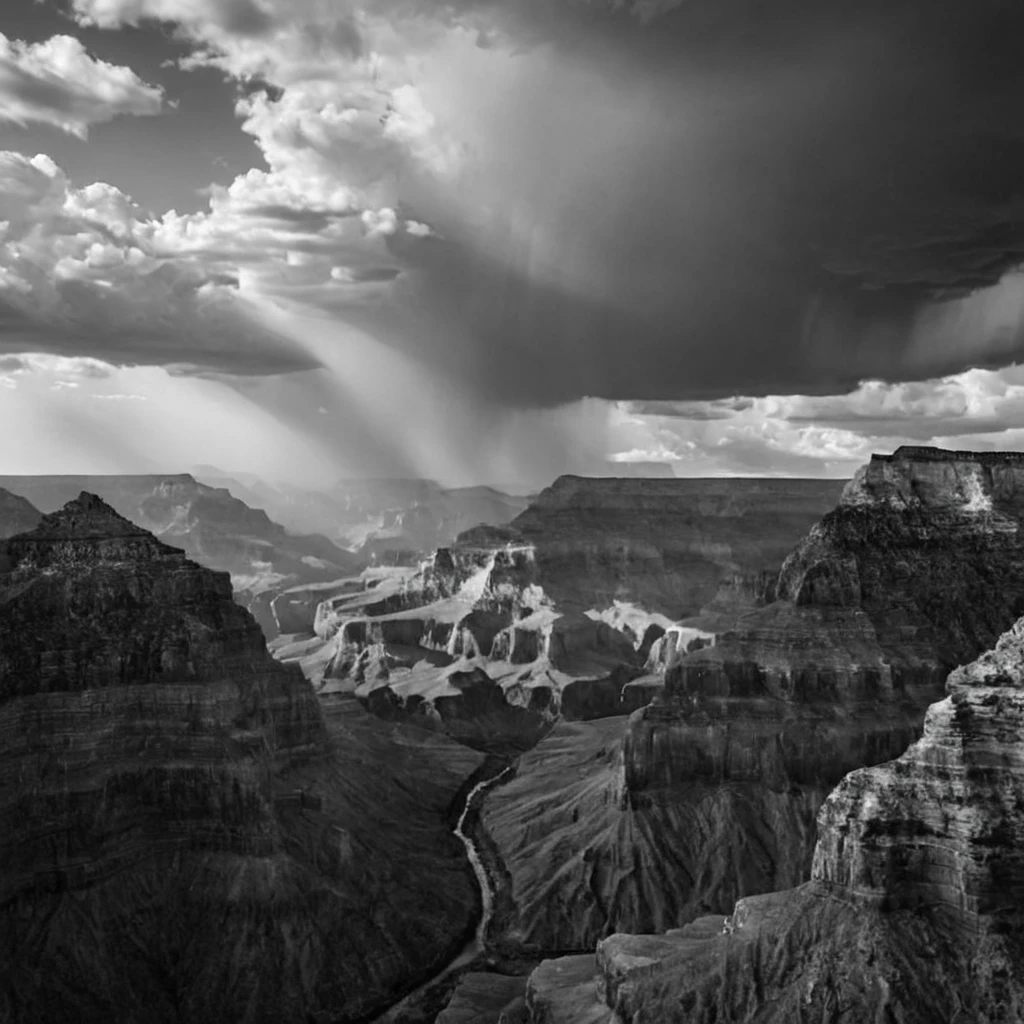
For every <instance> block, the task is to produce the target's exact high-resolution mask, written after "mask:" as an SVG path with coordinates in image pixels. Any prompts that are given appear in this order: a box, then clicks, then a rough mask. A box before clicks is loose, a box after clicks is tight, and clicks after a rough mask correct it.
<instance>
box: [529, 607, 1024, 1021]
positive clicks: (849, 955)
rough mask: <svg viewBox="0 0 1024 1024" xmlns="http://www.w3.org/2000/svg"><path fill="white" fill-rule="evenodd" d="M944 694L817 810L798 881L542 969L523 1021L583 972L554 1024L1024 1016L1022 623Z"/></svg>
mask: <svg viewBox="0 0 1024 1024" xmlns="http://www.w3.org/2000/svg"><path fill="white" fill-rule="evenodd" d="M946 690H947V693H948V696H947V697H946V698H945V699H944V700H942V701H940V702H938V703H936V704H933V705H932V706H931V707H930V708H929V710H928V714H927V716H926V718H925V724H924V734H923V737H922V738H921V739H920V740H919V741H918V742H916V743H914V744H913V745H912V746H911V747H910V748H909V749H908V750H907V751H906V752H905V753H904V754H903V755H902V756H901V757H899V758H898V759H896V760H895V761H892V762H889V763H887V764H883V765H879V766H877V767H873V768H866V769H860V770H858V771H855V772H852V773H851V774H849V775H847V776H846V777H845V778H844V779H843V780H842V782H841V783H840V784H839V786H838V787H837V788H836V789H835V791H834V792H833V793H832V794H831V795H830V796H829V798H828V800H827V801H826V802H825V803H824V805H823V806H822V808H821V811H820V813H819V816H818V828H819V833H820V836H819V839H818V844H817V847H816V849H815V854H814V865H813V872H812V877H811V881H810V882H808V883H806V884H805V885H802V886H801V887H799V888H797V889H794V890H791V891H788V892H781V893H772V894H770V895H765V896H751V897H748V898H746V899H742V900H740V901H739V902H738V903H737V904H736V906H735V909H734V911H733V913H732V914H731V916H729V917H728V918H725V919H723V918H722V917H720V916H716V917H713V918H704V919H702V920H698V921H696V922H694V923H693V924H691V925H688V926H687V927H685V928H682V929H679V930H676V931H673V932H670V933H668V934H667V935H659V936H636V935H634V936H629V935H613V936H611V937H610V938H608V939H606V940H604V941H603V942H601V943H600V944H599V946H598V951H597V956H596V960H588V958H573V959H572V960H570V961H566V962H559V961H556V962H555V963H553V964H549V965H546V968H545V969H544V970H543V971H538V972H537V973H536V974H535V975H534V977H533V978H532V979H531V984H530V989H529V991H528V1002H529V1003H530V1004H531V1007H532V1017H531V1019H532V1020H533V1021H534V1022H535V1024H539V1022H541V1021H549V1020H553V1019H554V1017H553V1016H552V1014H551V1012H550V1009H551V1007H557V1006H559V1005H562V1004H564V1003H565V1001H566V999H567V998H568V995H567V992H566V989H567V988H568V987H569V986H566V985H564V984H562V983H561V981H560V979H561V978H565V977H568V976H569V974H570V973H571V970H573V969H574V970H575V971H576V972H577V973H580V974H586V973H587V969H588V967H589V968H591V972H590V980H591V981H592V982H596V984H593V985H590V986H588V985H586V984H585V983H584V984H583V985H582V986H580V985H577V986H576V991H577V997H578V998H577V1006H576V1009H577V1010H579V1011H580V1013H579V1015H576V1016H571V1017H564V1018H562V1019H564V1020H565V1021H566V1024H568V1021H569V1020H583V1019H587V1018H585V1017H584V1016H583V1014H584V1013H587V1012H589V1013H590V1014H592V1015H594V1014H597V1015H598V1016H592V1017H591V1018H589V1019H594V1020H597V1019H604V1020H608V1019H609V1018H610V1012H609V1011H610V1009H611V1008H614V1011H615V1014H616V1016H615V1018H614V1019H615V1020H629V1021H633V1022H634V1024H646V1022H651V1024H654V1022H658V1024H662V1022H665V1024H671V1022H676V1021H678V1022H680V1024H682V1022H684V1021H685V1022H686V1024H712V1022H715V1021H723V1020H728V1021H732V1022H735V1024H744V1022H753V1021H757V1022H758V1024H776V1022H777V1024H783V1022H787V1024H788V1022H790V1021H802V1020H807V1021H810V1020H814V1021H840V1020H853V1021H883V1020H885V1021H898V1022H900V1024H931V1022H933V1021H960V1020H963V1021H972V1022H975V1021H976V1022H979V1024H1016V1022H1019V1021H1020V1020H1022V1019H1024V619H1021V620H1019V621H1018V622H1017V623H1016V625H1015V626H1014V627H1013V628H1012V629H1011V630H1010V631H1008V632H1007V633H1006V634H1005V635H1004V636H1003V637H1002V638H1001V639H1000V640H999V642H998V644H997V645H996V647H995V649H994V650H992V651H990V652H988V653H986V654H984V655H983V656H982V657H980V658H979V659H978V660H977V661H975V662H974V663H973V664H970V665H968V666H966V667H964V668H959V669H957V670H956V671H954V672H953V673H952V674H951V675H950V677H949V680H948V683H947V686H946ZM559 963H563V966H562V969H561V971H556V970H555V967H556V966H557V964H559ZM581 988H582V994H580V989H581ZM602 1009H603V1011H604V1016H603V1017H602V1016H600V1014H601V1011H602Z"/></svg>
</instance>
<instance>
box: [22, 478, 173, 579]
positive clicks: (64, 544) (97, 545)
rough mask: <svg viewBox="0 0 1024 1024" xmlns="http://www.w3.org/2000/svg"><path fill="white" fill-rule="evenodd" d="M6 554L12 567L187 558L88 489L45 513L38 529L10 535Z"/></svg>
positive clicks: (36, 527)
mask: <svg viewBox="0 0 1024 1024" xmlns="http://www.w3.org/2000/svg"><path fill="white" fill-rule="evenodd" d="M6 554H7V558H6V559H5V561H7V562H8V564H9V565H11V566H14V567H18V566H33V567H35V568H40V567H44V566H50V565H58V564H59V565H73V564H77V565H82V566H85V565H88V566H95V565H97V564H100V563H119V562H148V561H152V560H154V559H160V558H166V557H167V556H177V557H179V558H181V559H184V557H185V554H184V552H183V551H180V550H179V549H177V548H173V547H171V546H169V545H167V544H164V543H163V542H162V541H159V540H157V539H156V537H154V536H153V535H152V534H151V533H149V532H148V531H147V530H143V529H142V528H141V527H139V526H136V525H135V524H134V523H132V522H130V521H129V520H128V519H125V517H124V516H122V515H120V514H119V513H118V512H116V511H115V510H114V509H113V508H111V506H110V505H108V504H107V503H106V502H105V501H104V500H103V499H102V498H100V497H99V496H97V495H95V494H92V493H90V492H89V491H82V492H81V494H79V495H78V497H77V498H75V499H73V500H72V501H69V502H67V503H66V504H65V505H64V506H63V507H61V508H59V509H58V510H57V511H56V512H51V513H49V514H48V515H44V516H43V517H42V519H41V520H40V521H39V523H38V525H36V526H35V528H34V529H31V530H28V531H26V532H25V533H19V534H17V535H16V536H14V537H11V538H10V539H9V540H8V541H7V542H6Z"/></svg>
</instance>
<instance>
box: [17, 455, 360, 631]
mask: <svg viewBox="0 0 1024 1024" xmlns="http://www.w3.org/2000/svg"><path fill="white" fill-rule="evenodd" d="M0 487H7V488H8V489H9V490H11V491H13V492H14V493H16V494H19V495H24V496H25V497H26V498H28V499H29V500H30V501H32V502H33V503H34V504H35V505H36V506H37V507H39V508H41V509H43V510H44V511H52V510H54V509H56V508H58V507H60V506H61V505H63V504H64V503H65V502H67V501H70V500H72V499H73V498H75V496H76V495H77V494H78V493H79V492H80V491H82V490H86V491H88V492H89V493H95V494H97V495H98V496H99V497H101V498H103V500H104V501H106V502H107V503H108V504H110V506H111V507H112V508H114V509H115V510H116V511H117V512H118V513H119V514H121V515H122V516H124V517H125V518H126V519H128V520H130V521H131V522H133V523H134V524H135V525H137V526H140V527H142V528H143V529H145V530H148V531H150V532H151V533H153V534H155V535H156V536H157V537H159V538H160V539H161V540H163V541H165V542H166V543H169V544H173V545H174V546H175V547H180V548H182V549H183V550H184V551H185V552H186V553H187V554H188V555H189V556H190V557H191V558H194V559H195V560H196V561H197V562H199V563H200V565H205V566H207V567H208V568H211V569H218V570H221V571H224V572H229V573H230V574H231V579H232V584H233V587H234V590H235V595H236V599H237V600H238V601H239V603H241V604H243V605H244V606H245V607H247V608H248V609H249V610H250V611H251V612H252V613H253V615H254V616H255V617H256V619H257V621H258V622H259V624H260V626H261V628H262V629H263V631H264V634H265V635H266V636H267V637H273V636H275V635H276V634H277V632H278V629H277V623H276V620H275V618H274V615H273V613H272V611H271V608H270V605H271V602H272V601H273V599H274V597H275V596H276V595H277V594H278V593H280V592H281V591H282V590H286V589H288V588H290V587H293V586H295V585H297V584H300V583H308V582H318V581H328V580H336V579H338V578H339V577H341V576H345V575H350V574H351V573H353V572H354V571H357V570H358V569H359V568H360V567H361V566H362V563H361V562H360V560H359V559H358V558H357V557H356V556H354V555H352V554H351V553H350V552H347V551H343V550H342V549H341V548H339V547H338V546H337V545H336V544H334V543H332V542H331V541H330V540H328V539H327V538H326V537H322V536H316V535H312V536H294V535H292V534H289V533H288V531H286V530H285V528H284V527H283V526H281V525H280V524H278V523H275V522H273V521H272V520H271V519H270V518H269V517H268V516H267V514H266V512H264V511H262V509H258V508H250V507H249V506H248V505H246V504H245V503H244V502H242V501H239V500H238V499H237V498H235V497H233V496H232V495H231V493H230V492H229V491H228V490H226V489H225V488H217V487H208V486H206V485H205V484H201V483H198V482H197V481H196V480H195V479H193V477H191V476H189V475H188V474H187V473H181V474H177V475H172V476H23V477H0Z"/></svg>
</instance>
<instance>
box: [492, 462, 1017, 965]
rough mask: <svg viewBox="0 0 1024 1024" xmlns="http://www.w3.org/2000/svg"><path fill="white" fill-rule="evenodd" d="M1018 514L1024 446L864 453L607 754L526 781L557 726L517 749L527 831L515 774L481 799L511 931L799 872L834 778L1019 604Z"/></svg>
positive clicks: (540, 940) (561, 934)
mask: <svg viewBox="0 0 1024 1024" xmlns="http://www.w3.org/2000/svg"><path fill="white" fill-rule="evenodd" d="M1022 521H1024V461H1022V459H1021V457H1020V456H1016V455H1010V456H1006V455H998V454H996V455H986V456H976V455H973V454H972V453H954V452H940V451H935V450H931V449H928V450H925V454H922V453H921V451H920V450H918V449H901V450H899V451H897V452H896V453H895V454H894V455H892V456H876V457H875V458H873V459H872V462H871V463H870V465H868V466H867V467H865V468H864V469H863V470H862V471H861V472H859V473H858V475H857V477H856V478H855V479H854V480H853V481H852V482H851V483H850V484H849V486H848V487H847V488H846V489H845V491H844V494H843V496H842V499H841V501H840V503H839V505H838V506H837V507H836V508H835V509H834V510H833V511H831V512H829V513H828V514H827V515H825V516H824V517H823V518H822V520H821V521H820V523H818V524H816V525H815V526H814V527H813V528H812V529H811V530H810V532H809V533H808V535H807V537H806V538H805V539H804V540H803V541H802V542H801V543H799V544H798V545H797V547H796V549H795V550H794V551H793V552H792V553H791V554H790V556H789V557H788V558H787V559H786V560H785V564H784V565H783V567H782V569H781V571H780V573H779V576H778V579H777V583H776V586H775V588H774V589H775V592H776V594H777V599H776V600H775V601H773V602H772V603H771V604H769V605H766V606H764V607H762V608H759V609H755V610H753V611H751V612H749V613H747V614H746V615H744V616H743V617H742V618H740V620H739V621H738V622H737V623H736V625H735V626H734V627H733V628H732V629H729V630H726V631H725V632H723V633H719V634H718V635H717V636H716V638H715V643H714V645H712V646H708V647H704V648H702V649H700V650H696V651H692V652H690V653H688V654H686V655H685V656H684V657H683V658H682V659H681V660H680V661H679V662H678V663H677V664H675V665H672V666H670V667H669V669H668V672H667V674H666V679H665V687H664V691H663V692H662V693H657V694H656V695H655V696H654V699H653V701H652V702H651V704H650V705H648V706H647V707H645V708H643V709H641V710H639V711H637V712H636V713H634V714H633V715H632V717H631V718H630V719H629V722H628V725H627V726H626V728H625V729H624V733H623V735H622V739H621V747H618V748H617V749H616V750H615V752H614V756H612V755H610V754H608V755H606V756H605V757H603V758H602V759H601V760H600V761H595V762H593V763H591V764H590V765H579V766H577V768H576V770H575V771H573V772H572V773H571V774H570V773H568V772H567V773H566V774H565V776H564V781H563V782H561V783H560V782H559V781H558V778H557V773H556V774H555V776H549V777H545V776H544V773H543V772H541V773H538V775H537V784H536V786H533V785H532V784H531V782H530V773H529V768H530V765H531V764H537V765H540V764H544V763H548V761H549V758H548V750H547V748H546V747H545V744H554V743H556V740H555V738H554V736H552V737H551V738H549V739H548V740H545V741H544V742H543V743H542V744H541V745H540V746H539V747H538V748H537V750H536V751H534V752H533V753H532V754H531V755H530V758H531V760H529V761H527V760H524V763H523V764H522V765H521V768H520V775H519V779H518V780H517V782H518V785H519V786H520V798H521V799H522V800H523V801H524V802H525V804H524V805H525V806H529V807H531V808H533V809H534V810H535V811H536V813H533V814H531V817H530V821H531V829H530V830H529V833H528V835H527V836H526V837H524V836H523V835H522V834H521V833H519V832H517V831H516V829H515V827H514V825H513V822H514V820H515V811H514V809H513V808H512V807H510V806H508V804H507V800H509V799H511V796H510V794H511V789H509V790H508V794H509V795H503V794H501V793H496V794H494V796H493V797H492V798H491V799H490V800H489V801H488V805H487V806H485V810H484V822H485V824H487V826H488V828H489V829H492V834H493V837H494V840H495V842H496V843H497V846H498V848H499V850H500V852H501V856H502V857H503V859H504V860H505V861H506V863H507V864H508V865H509V870H510V872H511V879H512V885H513V888H514V891H515V892H516V894H517V907H518V910H517V915H516V919H515V920H514V921H512V922H510V925H509V928H510V931H509V934H510V936H511V937H513V938H515V939H516V940H517V941H523V942H525V943H526V944H527V945H529V946H531V947H533V948H537V949H554V948H563V949H585V948H588V947H589V946H590V945H591V944H592V943H593V941H595V940H596V939H597V938H599V937H600V936H601V935H602V934H608V933H609V932H611V931H614V930H631V931H654V930H663V929H665V928H668V927H671V926H672V925H673V924H676V925H678V924H683V923H685V922H686V921H688V920H691V919H693V918H695V917H697V916H700V915H701V914H706V913H709V912H716V911H718V912H722V913H725V912H726V911H727V910H728V908H729V907H731V906H732V905H733V904H734V903H735V901H736V900H737V899H738V898H740V897H742V896H745V895H749V894H752V893H758V892H768V891H772V890H775V889H784V888H789V887H792V886H794V885H798V884H799V883H801V882H802V881H804V880H805V879H806V878H807V876H808V872H809V870H810V867H811V858H812V854H813V849H814V842H815V816H816V813H817V811H818V808H819V807H820V806H821V803H822V801H823V800H824V799H825V797H826V795H827V794H828V793H829V791H830V790H831V789H832V787H834V786H835V785H836V784H837V783H838V782H839V780H840V779H841V778H842V777H843V776H844V775H845V774H846V773H847V772H849V771H851V770H852V769H855V768H858V767H861V766H865V765H870V764H876V763H879V762H882V761H886V760H889V759H891V758H893V757H896V756H898V755H899V754H900V753H901V752H902V751H903V750H904V749H906V747H907V745H908V744H909V743H910V742H911V741H913V740H914V739H915V738H916V737H917V736H918V735H919V733H920V728H921V724H922V720H923V716H924V712H925V709H926V708H927V706H928V704H929V703H931V702H932V701H934V700H935V699H936V698H937V697H938V696H939V695H940V694H941V692H942V685H943V681H944V680H945V677H946V675H947V673H948V672H949V671H950V670H951V669H952V668H954V667H955V666H956V665H958V664H963V663H965V662H967V661H969V660H970V659H971V658H973V657H975V656H976V655H977V654H978V653H979V652H980V651H982V650H984V649H986V648H987V647H990V646H991V645H992V644H993V643H994V641H995V639H996V638H997V637H998V636H999V634H1000V633H1001V632H1002V631H1003V630H1005V629H1006V628H1008V626H1009V625H1011V624H1012V623H1013V622H1014V621H1015V619H1016V618H1017V616H1018V615H1019V614H1020V613H1021V611H1022V610H1024V538H1022V534H1021V525H1022ZM609 759H611V761H614V762H615V763H616V764H617V765H618V766H620V767H617V768H612V767H611V765H610V763H609ZM503 801H505V802H503ZM584 817H585V818H586V823H585V824H582V825H579V824H577V819H579V820H583V818H584ZM570 834H571V835H572V837H571V838H570ZM584 837H585V842H586V844H587V846H586V850H585V852H586V858H583V859H581V858H580V857H578V856H576V854H577V852H578V850H577V838H579V839H583V838H584ZM645 837H646V838H645ZM542 847H543V849H544V850H546V851H548V854H549V863H550V870H549V871H547V872H546V873H544V874H543V876H540V877H535V875H534V874H533V872H532V869H531V868H530V867H529V865H530V864H531V863H532V860H533V858H534V856H535V855H537V854H538V853H539V852H540V851H541V848H542ZM659 848H660V850H661V851H663V852H661V853H660V854H659V853H658V849H659ZM634 864H636V865H637V867H636V870H635V872H634ZM645 879H647V880H650V884H649V883H648V882H645V881H644V880H645ZM581 905H582V906H585V907H587V908H589V909H588V910H587V911H586V912H585V913H568V912H567V911H566V909H565V908H566V907H568V906H575V907H579V906H581ZM577 922H578V923H577Z"/></svg>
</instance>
